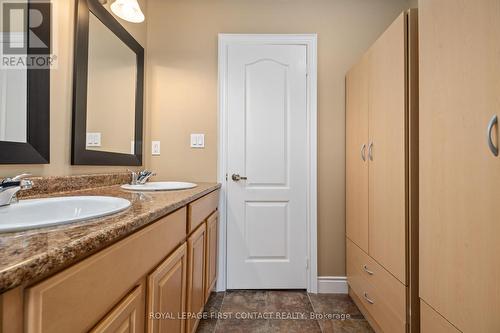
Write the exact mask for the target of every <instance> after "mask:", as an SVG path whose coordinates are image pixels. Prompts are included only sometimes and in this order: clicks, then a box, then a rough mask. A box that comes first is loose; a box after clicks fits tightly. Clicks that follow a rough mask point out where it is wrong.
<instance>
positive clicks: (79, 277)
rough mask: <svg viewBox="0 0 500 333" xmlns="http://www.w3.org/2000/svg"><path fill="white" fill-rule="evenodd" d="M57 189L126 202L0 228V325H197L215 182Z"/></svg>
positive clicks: (185, 328)
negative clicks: (64, 220) (86, 216)
mask: <svg viewBox="0 0 500 333" xmlns="http://www.w3.org/2000/svg"><path fill="white" fill-rule="evenodd" d="M58 195H59V196H60V195H61V194H60V193H59V194H58ZM62 195H99V196H101V195H106V196H114V197H121V198H124V199H127V200H129V201H130V202H131V207H130V208H129V209H128V210H126V211H124V212H122V213H118V214H115V215H112V216H108V217H105V218H100V219H96V220H91V221H86V222H78V223H75V224H71V225H64V226H60V227H55V228H44V229H37V230H30V231H23V232H17V233H8V234H2V238H1V245H2V252H1V254H0V323H1V325H0V332H2V333H5V332H9V333H10V332H14V333H15V332H87V331H91V332H115V331H120V332H144V331H148V332H167V331H168V332H194V331H196V328H197V325H198V321H199V320H198V318H197V317H196V314H197V313H198V312H200V311H202V310H203V308H204V305H205V302H206V301H207V300H208V296H209V295H210V293H211V291H212V290H213V289H214V288H215V282H216V280H217V268H216V263H217V233H218V212H217V205H218V201H219V185H218V184H208V183H200V184H198V186H197V187H195V188H192V189H188V190H182V191H165V192H157V193H138V192H129V191H125V190H123V189H121V188H120V187H119V185H113V186H104V187H99V188H93V189H87V190H83V191H76V192H73V191H70V192H65V193H63V194H62Z"/></svg>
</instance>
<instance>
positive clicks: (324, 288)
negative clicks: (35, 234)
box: [318, 276, 347, 294]
mask: <svg viewBox="0 0 500 333" xmlns="http://www.w3.org/2000/svg"><path fill="white" fill-rule="evenodd" d="M318 294H347V277H345V276H318Z"/></svg>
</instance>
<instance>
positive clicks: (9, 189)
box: [0, 173, 33, 207]
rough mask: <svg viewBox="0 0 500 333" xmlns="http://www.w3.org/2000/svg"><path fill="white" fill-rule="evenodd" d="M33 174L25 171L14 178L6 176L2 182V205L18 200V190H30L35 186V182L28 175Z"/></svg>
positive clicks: (0, 202) (0, 199)
mask: <svg viewBox="0 0 500 333" xmlns="http://www.w3.org/2000/svg"><path fill="white" fill-rule="evenodd" d="M29 176H31V174H28V173H23V174H21V175H18V176H15V177H13V178H9V177H8V178H5V179H4V180H2V181H1V182H0V207H1V206H7V205H10V204H13V203H16V202H17V192H19V191H22V190H29V189H31V188H32V187H33V182H32V181H31V180H29V179H25V178H26V177H29Z"/></svg>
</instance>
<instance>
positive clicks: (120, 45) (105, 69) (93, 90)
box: [86, 12, 137, 154]
mask: <svg viewBox="0 0 500 333" xmlns="http://www.w3.org/2000/svg"><path fill="white" fill-rule="evenodd" d="M88 47H89V48H88V80H87V128H86V131H87V141H86V149H87V150H95V151H105V152H114V153H124V154H134V133H135V114H136V103H135V98H136V84H137V82H136V80H137V55H136V53H135V52H134V51H133V50H132V49H130V48H129V47H128V46H127V45H126V44H125V43H124V42H123V41H121V40H120V38H118V37H117V36H116V35H115V34H114V33H113V32H112V31H111V30H109V29H108V27H106V26H105V25H104V24H103V23H102V22H101V21H100V20H99V19H98V18H97V17H96V16H95V15H94V14H93V13H92V12H90V13H89V44H88Z"/></svg>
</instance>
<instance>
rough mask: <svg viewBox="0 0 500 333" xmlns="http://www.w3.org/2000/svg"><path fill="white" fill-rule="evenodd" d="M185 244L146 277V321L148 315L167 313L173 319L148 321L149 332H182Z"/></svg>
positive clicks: (185, 284) (184, 302) (185, 265)
mask: <svg viewBox="0 0 500 333" xmlns="http://www.w3.org/2000/svg"><path fill="white" fill-rule="evenodd" d="M186 279H187V245H186V244H185V243H184V244H182V245H181V246H180V247H179V248H178V249H177V250H176V251H175V252H174V253H172V254H171V255H170V256H169V257H168V258H167V259H166V260H165V261H164V262H163V263H162V264H161V265H160V266H159V267H158V268H157V269H156V270H155V271H154V272H153V273H151V274H150V275H149V277H148V312H147V315H148V318H149V315H150V314H151V313H161V314H165V313H169V314H172V315H173V316H174V317H173V318H165V319H151V318H150V319H149V321H148V332H149V333H159V332H160V333H161V332H163V333H166V332H168V333H174V332H177V333H184V329H185V327H184V326H185V325H184V324H185V321H184V320H181V318H179V315H182V313H183V312H185V311H186V301H185V300H186V287H187V281H186Z"/></svg>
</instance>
